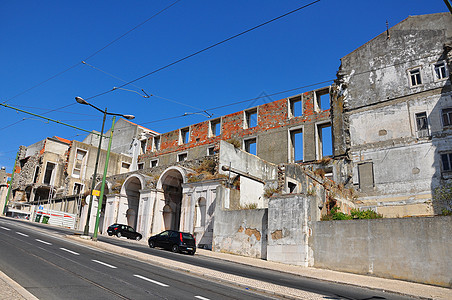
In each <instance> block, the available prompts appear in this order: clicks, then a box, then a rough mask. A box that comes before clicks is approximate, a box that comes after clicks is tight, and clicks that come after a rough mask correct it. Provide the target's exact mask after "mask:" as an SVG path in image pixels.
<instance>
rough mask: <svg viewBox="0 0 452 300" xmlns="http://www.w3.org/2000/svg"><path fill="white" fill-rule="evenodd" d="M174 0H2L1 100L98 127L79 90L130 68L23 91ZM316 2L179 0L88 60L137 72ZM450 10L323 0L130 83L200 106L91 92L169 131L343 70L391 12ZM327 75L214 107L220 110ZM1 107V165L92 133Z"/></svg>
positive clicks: (74, 75) (70, 76)
mask: <svg viewBox="0 0 452 300" xmlns="http://www.w3.org/2000/svg"><path fill="white" fill-rule="evenodd" d="M174 2H175V1H170V0H168V1H162V0H152V1H145V0H141V1H135V0H128V1H119V0H114V1H85V0H80V1H45V0H44V1H34V0H33V1H19V0H3V1H1V2H0V11H1V14H0V16H1V17H0V34H1V48H0V60H1V67H0V86H1V88H0V102H5V101H7V102H6V104H8V105H11V106H15V107H18V108H21V109H24V110H27V111H31V112H33V113H37V114H45V116H47V117H49V118H52V119H57V120H60V121H62V122H66V123H69V124H72V125H74V126H77V127H80V128H83V129H87V130H99V131H100V127H101V123H102V115H101V114H100V113H99V112H97V111H95V110H94V109H92V108H90V107H88V106H83V105H79V104H76V103H75V100H74V97H75V96H81V97H83V98H85V99H86V98H89V97H92V96H94V95H96V94H99V93H102V92H105V91H108V90H111V89H112V88H113V87H115V86H120V85H121V84H122V82H121V81H120V80H118V79H115V78H112V77H110V76H108V75H106V74H105V73H103V72H101V71H98V70H96V69H94V68H92V67H90V66H88V65H83V64H79V65H77V66H76V67H74V68H72V69H70V70H69V71H67V72H65V73H63V74H61V75H59V76H57V77H55V78H53V79H51V80H49V81H47V82H46V83H44V84H42V85H39V86H38V87H36V88H34V89H31V90H29V91H28V92H25V93H23V92H24V91H26V90H27V89H29V88H31V87H33V86H35V85H37V84H39V83H40V82H42V81H45V80H47V79H49V78H50V77H52V76H54V75H56V74H58V73H60V72H62V71H64V70H66V69H68V68H69V67H71V66H73V65H75V64H77V63H79V62H80V61H81V60H83V59H86V58H87V57H89V56H90V55H91V54H93V53H94V52H96V51H98V50H99V49H101V48H102V47H104V46H106V45H107V44H109V43H110V42H112V41H113V40H115V39H116V38H118V37H120V36H121V35H122V34H124V33H126V32H127V31H129V30H130V29H132V28H133V27H135V26H137V25H139V24H140V23H142V22H144V21H145V20H146V19H148V18H150V17H151V16H153V15H154V14H156V13H157V12H159V11H161V10H162V9H164V8H165V7H168V6H169V5H171V4H172V3H174ZM310 2H311V1H291V0H287V1H275V0H274V1H268V0H246V1H237V0H228V1H220V0H218V1H208V0H204V1H197V0H193V1H188V0H181V1H178V2H177V3H176V4H174V5H173V6H172V7H170V8H168V9H167V10H165V11H164V12H162V13H161V14H159V15H157V16H156V17H154V18H152V19H151V20H149V21H148V22H146V23H145V24H144V25H142V26H140V27H139V28H137V29H136V30H134V31H132V32H130V33H129V34H127V35H126V36H124V37H123V38H121V39H120V40H118V41H116V42H115V43H113V44H111V45H110V46H109V47H107V48H105V49H104V50H102V51H101V52H98V53H97V54H96V55H95V56H92V57H90V58H89V59H87V60H86V62H87V63H88V64H90V65H92V66H93V67H96V68H98V69H101V70H103V71H105V72H108V73H110V74H112V75H114V76H117V77H120V78H122V79H124V80H127V81H129V80H133V79H135V78H138V77H140V76H142V75H145V74H147V73H150V72H152V71H154V70H156V69H158V68H160V67H162V66H165V65H167V64H169V63H172V62H174V61H176V60H178V59H180V58H182V57H184V56H187V55H189V54H192V53H194V52H196V51H198V50H201V49H203V48H205V47H208V46H210V45H212V44H214V43H216V42H219V41H221V40H224V39H226V38H228V37H230V36H233V35H235V34H238V33H240V32H242V31H244V30H247V29H249V28H251V27H254V26H256V25H259V24H261V23H263V22H265V21H268V20H270V19H272V18H275V17H277V16H279V15H282V14H284V13H286V12H289V11H291V10H293V9H296V8H298V7H300V6H303V5H305V4H308V3H310ZM445 11H447V7H446V6H445V4H444V2H443V1H442V0H430V1H426V0H397V1H394V0H381V1H369V0H364V1H363V0H350V1H347V0H345V1H333V0H321V1H320V2H318V3H316V4H313V5H312V6H309V7H308V8H306V9H302V10H300V11H298V12H296V13H294V14H292V15H289V16H287V17H285V18H282V19H280V20H278V21H275V22H273V23H271V24H268V25H266V26H263V27H261V28H259V29H257V30H254V31H252V32H249V33H247V34H245V35H243V36H240V37H238V38H236V39H233V40H231V41H228V42H227V43H225V44H222V45H220V46H218V47H215V48H212V49H210V50H208V51H206V52H204V53H201V54H199V55H197V56H195V57H192V58H189V59H187V60H185V61H183V62H181V63H178V64H176V65H174V66H172V67H169V68H167V69H165V70H162V71H160V72H157V73H155V74H153V75H150V76H148V77H146V78H144V79H141V80H139V81H136V82H135V83H134V84H135V85H136V86H138V87H139V88H137V87H136V86H132V85H129V86H127V87H124V88H127V89H130V90H135V91H140V89H141V88H143V89H144V90H145V91H146V92H147V93H148V94H153V95H156V96H158V97H163V98H167V99H171V100H174V101H177V102H180V103H184V104H186V105H189V106H191V107H188V106H183V105H180V104H176V103H174V102H171V101H167V100H164V99H162V98H157V97H155V96H154V97H151V98H149V99H145V98H143V97H141V96H139V95H138V94H136V93H134V92H130V91H124V90H116V91H114V92H111V93H108V94H106V95H103V96H100V97H96V98H93V99H91V100H89V101H90V102H91V103H93V104H94V105H96V106H98V107H100V108H102V109H104V108H105V107H108V111H110V112H116V113H122V114H133V115H135V116H136V119H135V120H134V122H136V123H137V124H140V125H143V126H145V127H147V128H150V129H153V130H155V131H157V132H162V133H163V132H168V131H171V130H175V129H177V128H180V127H183V126H187V125H189V124H193V123H197V122H201V121H204V120H206V117H205V116H203V115H202V114H193V115H189V116H186V117H181V118H175V119H170V120H166V121H159V120H162V119H165V118H172V117H177V116H181V115H183V114H184V113H191V112H196V111H199V110H205V109H209V108H214V107H217V106H221V105H226V104H229V103H233V102H237V101H242V100H246V99H252V98H255V97H258V96H260V95H263V94H273V93H277V92H280V91H285V90H289V89H294V88H297V87H301V86H306V85H310V84H314V83H318V82H322V81H326V80H331V79H334V78H335V76H336V71H337V69H338V67H339V65H340V58H341V57H343V56H345V55H346V54H348V53H350V52H351V51H353V50H354V49H356V48H357V47H359V46H360V45H362V44H364V43H366V42H367V41H369V40H370V39H372V38H373V37H375V36H377V35H378V34H380V33H382V32H384V31H385V29H386V25H385V22H386V20H388V22H389V24H390V26H393V25H395V24H397V23H398V22H400V21H402V20H403V19H405V18H406V17H408V16H409V15H420V14H429V13H437V12H445ZM326 85H328V83H326V84H322V85H318V86H313V87H309V88H305V89H299V90H296V91H292V92H289V93H282V94H279V95H276V96H270V97H266V98H263V99H260V100H256V101H251V102H246V103H242V104H239V105H235V106H229V107H225V108H222V109H216V110H209V112H210V113H213V114H214V115H215V116H221V115H225V114H228V113H232V112H236V111H239V110H242V109H244V108H247V107H250V106H255V105H259V104H262V103H264V102H269V101H272V100H278V99H281V98H284V97H287V96H291V95H295V94H298V93H301V92H303V91H307V90H312V89H315V88H319V87H322V86H326ZM18 94H20V95H19V96H17V97H15V96H16V95H18ZM13 97H14V98H13ZM11 98H12V99H11ZM70 104H73V105H71V106H68V107H66V108H63V109H59V110H56V111H52V112H49V113H46V112H48V111H49V110H54V109H58V108H61V107H63V106H67V105H70ZM0 118H1V121H0V135H1V144H0V145H1V146H0V166H5V167H7V170H8V171H11V170H12V167H13V165H14V158H15V154H16V152H17V150H18V148H19V146H20V145H25V146H28V145H31V144H33V143H35V142H37V141H39V140H42V139H45V138H46V137H51V136H55V135H56V136H60V137H64V138H67V139H76V140H82V139H83V138H84V136H85V134H86V133H85V132H81V131H77V130H75V129H72V128H68V127H65V126H62V125H58V124H55V123H46V122H44V121H42V120H38V119H37V118H35V117H31V116H29V115H26V114H23V113H17V112H16V111H14V110H11V109H8V108H3V107H0ZM107 124H108V127H109V126H110V122H108V123H107Z"/></svg>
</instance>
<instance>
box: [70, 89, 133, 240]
mask: <svg viewBox="0 0 452 300" xmlns="http://www.w3.org/2000/svg"><path fill="white" fill-rule="evenodd" d="M75 100H76V101H77V103H79V104H83V105H89V106H91V107H92V108H94V109H96V110H98V111H100V112H101V113H103V114H104V118H103V120H102V129H101V131H100V136H99V146H98V147H97V157H96V164H95V165H94V173H93V181H92V183H91V193H90V200H89V204H88V215H87V216H86V224H85V229H84V231H83V235H84V236H89V219H90V217H91V207H92V203H93V196H94V188H95V186H96V178H97V166H98V164H99V156H100V149H101V147H102V137H103V134H104V125H105V118H106V117H107V115H110V116H114V117H113V125H112V129H111V134H110V142H109V147H108V154H109V152H110V145H111V139H112V136H113V126H114V124H115V123H114V122H115V116H120V117H123V118H125V119H128V120H132V119H134V118H135V116H133V115H122V114H115V113H109V112H107V108H105V110H101V109H100V108H98V107H96V106H94V105H92V104H91V103H89V102H87V101H86V100H85V99H83V98H82V97H75ZM108 154H107V159H106V162H105V165H108V159H109V155H108ZM104 173H106V172H104ZM104 176H106V174H104ZM103 184H105V182H104V180H103V182H102V187H101V190H102V189H103ZM101 194H103V193H101ZM100 196H103V195H100ZM101 201H102V199H99V207H100V206H101V204H102V202H101ZM97 218H98V215H97V214H96V224H97ZM96 227H97V226H96ZM94 234H95V235H96V237H97V234H96V232H95V233H94Z"/></svg>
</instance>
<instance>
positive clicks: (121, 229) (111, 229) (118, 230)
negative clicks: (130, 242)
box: [107, 224, 143, 241]
mask: <svg viewBox="0 0 452 300" xmlns="http://www.w3.org/2000/svg"><path fill="white" fill-rule="evenodd" d="M107 233H108V235H109V236H112V235H116V236H117V237H122V236H124V237H126V238H128V239H134V240H137V241H139V240H141V238H142V237H143V236H142V235H141V234H140V233H138V232H136V231H135V229H133V228H132V227H130V226H128V225H124V224H113V225H110V226H108V229H107Z"/></svg>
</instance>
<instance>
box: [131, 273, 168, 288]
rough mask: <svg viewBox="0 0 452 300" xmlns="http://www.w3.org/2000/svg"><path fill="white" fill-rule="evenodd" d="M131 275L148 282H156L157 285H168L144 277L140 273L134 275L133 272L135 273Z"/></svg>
mask: <svg viewBox="0 0 452 300" xmlns="http://www.w3.org/2000/svg"><path fill="white" fill-rule="evenodd" d="M133 276H135V277H138V278H140V279H143V280H147V281H149V282H152V283H154V284H157V285H160V286H164V287H168V286H169V285H167V284H164V283H161V282H158V281H155V280H152V279H149V278H147V277H144V276H141V275H136V274H135V275H133Z"/></svg>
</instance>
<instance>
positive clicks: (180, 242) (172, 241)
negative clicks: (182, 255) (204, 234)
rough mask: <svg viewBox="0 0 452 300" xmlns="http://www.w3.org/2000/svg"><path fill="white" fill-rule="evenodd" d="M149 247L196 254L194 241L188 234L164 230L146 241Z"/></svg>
mask: <svg viewBox="0 0 452 300" xmlns="http://www.w3.org/2000/svg"><path fill="white" fill-rule="evenodd" d="M148 244H149V247H151V248H154V247H161V248H166V249H170V250H171V251H173V252H187V253H188V254H190V255H193V254H195V252H196V240H195V238H194V237H193V235H191V234H190V233H188V232H180V231H175V230H166V231H163V232H161V233H159V234H157V235H153V236H151V237H150V238H149V240H148Z"/></svg>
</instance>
